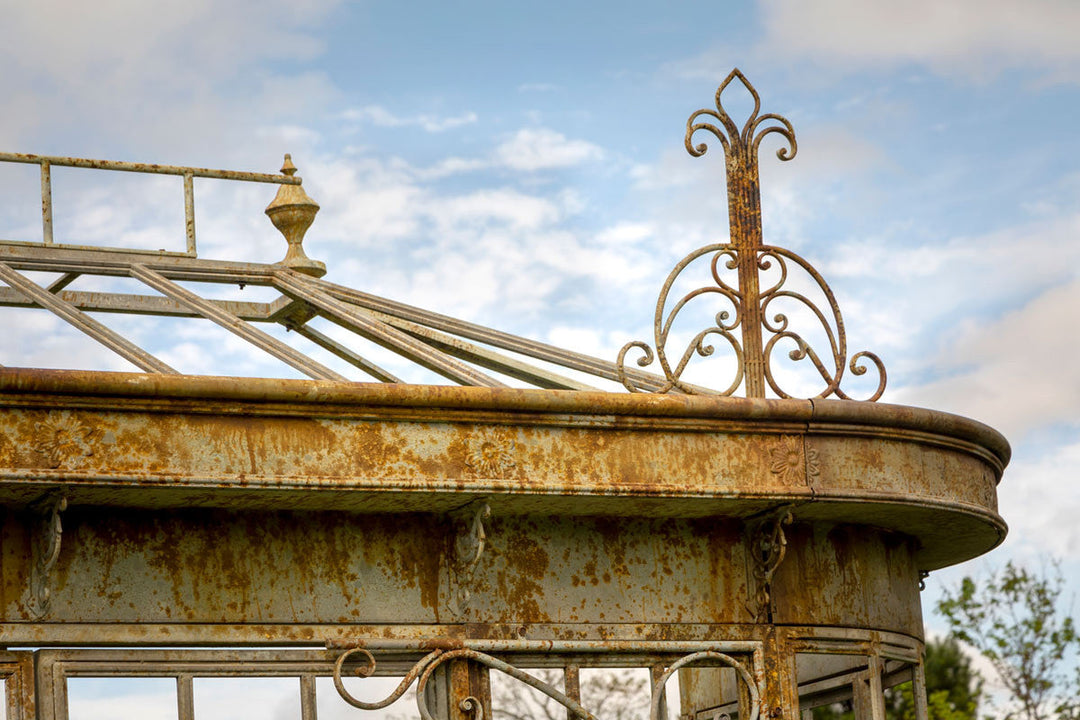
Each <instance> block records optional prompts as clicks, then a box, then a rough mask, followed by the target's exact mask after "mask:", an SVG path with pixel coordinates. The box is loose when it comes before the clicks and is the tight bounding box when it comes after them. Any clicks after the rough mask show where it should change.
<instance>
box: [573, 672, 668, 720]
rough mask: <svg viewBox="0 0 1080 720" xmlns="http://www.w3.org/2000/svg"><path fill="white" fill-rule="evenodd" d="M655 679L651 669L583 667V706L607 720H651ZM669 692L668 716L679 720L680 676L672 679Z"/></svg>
mask: <svg viewBox="0 0 1080 720" xmlns="http://www.w3.org/2000/svg"><path fill="white" fill-rule="evenodd" d="M651 678H652V676H651V674H650V673H649V670H648V668H582V669H581V704H582V705H584V706H585V707H586V708H588V709H589V710H591V711H592V713H593V714H594V715H596V716H597V717H599V718H604V720H608V718H611V719H612V720H649V709H650V707H651V703H652V679H651ZM666 689H667V711H668V712H667V717H668V718H677V717H678V716H679V680H678V677H677V676H676V675H672V676H671V679H670V680H668V683H667V688H666ZM661 720H663V716H661Z"/></svg>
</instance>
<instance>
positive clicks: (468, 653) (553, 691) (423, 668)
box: [334, 648, 597, 720]
mask: <svg viewBox="0 0 1080 720" xmlns="http://www.w3.org/2000/svg"><path fill="white" fill-rule="evenodd" d="M354 654H359V655H362V656H363V657H364V659H365V661H366V662H365V664H364V665H362V666H360V667H358V668H357V669H356V675H357V676H359V677H370V676H371V675H373V674H374V673H375V657H374V656H373V655H372V654H371V653H370V652H368V651H367V650H365V649H364V648H352V649H351V650H347V651H346V652H344V653H342V655H341V656H340V657H338V659H337V662H336V663H334V687H335V688H337V691H338V694H339V695H340V696H341V697H342V699H344V700H345V702H347V703H349V704H350V705H352V706H353V707H355V708H360V709H361V710H379V709H381V708H384V707H387V706H388V705H390V704H392V703H393V702H394V701H396V700H397V699H398V698H400V697H401V696H402V695H404V694H405V691H406V690H408V689H409V686H410V685H412V683H413V681H414V680H417V678H419V680H418V681H417V685H416V708H417V710H419V712H420V717H421V718H422V719H423V720H435V718H434V717H433V716H432V714H431V710H430V709H429V708H428V706H427V702H426V696H425V692H424V691H425V690H426V689H427V683H428V680H429V679H431V674H432V673H433V672H435V669H436V668H437V667H439V666H440V665H442V664H443V663H446V662H449V661H450V660H455V659H463V660H472V661H474V662H478V663H480V664H481V665H486V666H487V667H489V668H494V669H495V670H498V671H500V672H503V673H506V674H507V675H509V676H510V677H512V678H514V679H515V680H520V681H521V682H523V683H525V684H526V685H528V686H530V687H532V688H535V689H536V690H538V691H540V692H542V693H543V694H545V695H547V696H548V697H550V698H551V699H552V700H554V701H555V702H557V703H559V704H560V705H562V706H563V707H565V708H566V709H567V710H569V711H570V712H572V713H573V714H574V715H575V716H576V717H579V718H582V720H597V719H596V717H595V716H594V715H593V714H592V713H590V712H589V711H588V710H586V709H585V708H584V707H582V706H581V703H579V702H577V701H576V700H574V699H573V698H571V697H569V696H567V695H566V694H565V693H563V692H561V691H560V690H558V689H557V688H555V687H552V686H551V685H549V684H548V683H545V682H544V681H543V680H540V679H538V678H536V677H534V676H532V675H530V674H528V673H527V672H524V671H522V670H519V669H518V668H516V667H514V666H513V665H511V664H509V663H507V662H504V661H502V660H500V659H499V658H497V657H493V656H491V655H488V654H486V653H482V652H480V651H478V650H470V649H468V648H458V649H456V650H441V649H438V650H433V651H432V652H430V653H428V654H427V655H425V656H424V657H423V658H422V659H421V660H420V661H419V662H418V663H416V665H414V666H413V667H412V668H411V669H410V670H409V672H408V673H406V675H405V677H403V678H402V679H401V682H400V683H398V686H397V688H395V689H394V691H393V692H392V693H390V695H388V696H387V697H386V698H384V699H383V700H379V701H377V702H371V703H369V702H364V701H362V700H359V699H357V698H356V697H354V696H353V695H351V694H350V693H349V691H348V690H346V689H345V684H344V683H343V682H342V680H341V671H342V668H343V667H344V665H345V662H346V661H347V660H348V659H349V657H350V656H352V655H354ZM460 709H461V711H462V712H466V713H469V714H470V715H471V716H472V717H473V718H482V717H484V706H483V704H482V703H481V702H480V700H479V699H478V698H476V697H473V696H471V695H470V696H469V697H467V698H465V699H463V700H462V701H461V703H460Z"/></svg>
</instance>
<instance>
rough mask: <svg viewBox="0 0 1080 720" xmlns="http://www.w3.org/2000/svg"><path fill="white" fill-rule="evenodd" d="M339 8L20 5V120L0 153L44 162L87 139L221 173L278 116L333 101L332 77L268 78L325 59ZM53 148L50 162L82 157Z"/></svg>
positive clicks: (323, 2) (9, 112) (11, 103)
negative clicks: (25, 153) (27, 150)
mask: <svg viewBox="0 0 1080 720" xmlns="http://www.w3.org/2000/svg"><path fill="white" fill-rule="evenodd" d="M337 4H339V3H338V0H313V2H309V3H304V4H303V6H302V7H300V6H297V5H296V4H295V3H291V2H287V1H286V0H270V1H268V2H261V1H257V0H240V1H239V2H230V3H225V4H221V3H215V2H212V1H211V0H193V1H192V2H184V3H144V2H139V1H138V0H102V2H95V3H92V4H85V3H75V4H72V3H68V2H60V1H56V0H45V1H43V2H35V3H19V4H9V5H8V6H6V7H5V10H4V29H5V32H6V35H7V39H6V40H5V42H4V43H3V45H2V46H0V64H2V65H3V67H4V68H5V70H4V73H3V75H0V93H2V94H3V96H4V97H5V103H6V109H5V116H6V117H8V118H17V120H16V121H11V120H5V121H3V122H2V123H0V144H2V145H6V146H9V147H26V146H27V145H33V146H34V147H33V149H35V150H38V148H39V147H40V146H39V143H47V141H48V140H49V139H52V142H55V138H57V137H64V136H65V135H67V134H68V133H76V132H77V133H79V134H80V135H81V140H80V143H81V145H82V147H83V148H92V147H104V148H111V147H113V146H121V147H124V148H126V149H127V151H128V152H140V151H141V149H154V150H158V151H160V148H167V149H169V151H170V152H173V153H177V154H182V155H189V156H191V155H193V156H195V157H197V158H204V159H206V160H205V161H204V160H198V161H196V162H195V163H193V164H209V159H217V160H218V161H219V162H220V161H221V160H222V158H223V157H227V156H229V153H230V152H235V150H236V148H237V146H245V147H250V143H249V138H248V137H247V135H248V134H249V129H250V127H252V126H255V125H257V124H259V123H260V122H264V121H265V119H266V118H267V117H268V116H271V115H276V116H278V117H280V118H288V117H298V116H303V115H304V114H306V113H310V112H312V111H314V110H317V109H318V108H319V107H320V106H321V105H322V103H323V102H325V101H326V100H327V99H328V98H329V97H330V96H331V95H333V94H334V92H335V90H334V88H333V86H332V85H331V84H330V83H329V82H328V81H327V80H326V76H325V75H323V74H321V73H317V72H306V71H303V70H301V71H294V72H279V73H266V72H263V71H262V66H263V64H264V63H266V62H268V61H290V62H291V63H293V66H294V67H295V66H296V65H298V64H302V63H305V62H307V61H309V60H311V59H313V58H315V57H316V56H318V54H319V53H320V52H321V51H322V47H323V43H322V41H321V40H320V39H319V38H318V37H317V36H316V34H315V32H314V30H315V29H316V28H317V27H318V26H319V25H320V23H322V21H323V20H324V18H325V17H327V15H328V14H329V13H330V12H331V10H332V9H333V8H334V7H335V6H336V5H337ZM48 144H51V143H47V146H46V147H44V148H41V149H40V150H39V151H44V152H54V153H60V154H74V153H71V152H70V150H68V149H67V148H63V147H56V146H53V147H49V146H48ZM87 154H90V153H89V152H87ZM155 159H157V158H155ZM162 160H164V161H168V160H169V159H168V158H162Z"/></svg>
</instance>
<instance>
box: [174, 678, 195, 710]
mask: <svg viewBox="0 0 1080 720" xmlns="http://www.w3.org/2000/svg"><path fill="white" fill-rule="evenodd" d="M176 716H177V717H178V718H179V719H180V720H195V683H194V681H193V680H192V678H191V676H190V675H177V676H176Z"/></svg>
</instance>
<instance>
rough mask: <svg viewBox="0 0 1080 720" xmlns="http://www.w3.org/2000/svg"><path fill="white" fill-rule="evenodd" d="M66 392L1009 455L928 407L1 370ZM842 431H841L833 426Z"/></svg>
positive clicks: (21, 390)
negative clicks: (885, 433) (811, 436)
mask: <svg viewBox="0 0 1080 720" xmlns="http://www.w3.org/2000/svg"><path fill="white" fill-rule="evenodd" d="M13 394H17V395H40V394H46V395H66V396H87V397H100V398H107V397H123V398H125V399H135V398H149V399H157V400H162V399H176V400H202V399H205V400H207V401H213V402H222V401H224V402H240V403H251V404H282V403H285V404H293V405H308V404H311V405H318V406H320V409H322V410H329V408H328V407H327V406H338V410H339V411H340V410H341V409H343V408H351V407H355V408H357V409H359V408H380V407H382V408H432V409H440V410H462V411H468V412H477V411H485V410H488V411H498V412H500V413H512V414H514V415H517V416H518V417H517V418H516V419H521V415H528V414H569V415H615V416H646V417H663V418H688V419H689V418H693V419H713V420H730V421H749V422H753V423H757V422H761V423H785V424H788V423H796V424H805V425H807V426H808V429H810V426H829V425H833V426H853V425H854V426H864V427H867V428H880V429H882V430H887V429H894V430H912V431H917V432H919V433H926V434H929V435H941V436H947V437H950V438H954V439H957V440H962V441H967V442H970V443H974V444H976V445H979V446H981V447H983V448H985V449H986V450H988V451H989V452H990V453H992V454H993V455H994V456H995V457H996V458H997V459H998V461H1000V463H1001V465H1002V467H1004V466H1005V465H1006V464H1008V462H1009V458H1010V456H1011V449H1010V446H1009V443H1008V441H1007V440H1006V439H1005V437H1004V436H1003V435H1002V434H1001V433H999V432H998V431H996V430H994V429H993V428H992V427H990V426H989V425H986V424H984V423H981V422H979V421H977V420H972V419H970V418H966V417H963V416H960V415H954V414H952V413H946V412H942V411H938V410H929V409H926V408H918V407H910V406H904V405H891V404H887V403H868V402H860V401H855V400H831V399H830V400H821V399H813V400H795V399H773V398H741V397H718V396H701V395H658V394H652V393H617V392H582V391H570V390H538V389H533V388H484V387H460V386H445V385H412V384H397V383H356V382H336V381H322V380H296V379H282V378H237V377H215V376H201V375H173V376H170V375H157V374H147V373H123V372H104V371H88V370H47V369H38V368H11V367H0V404H4V400H5V398H4V397H3V396H4V395H7V396H8V397H7V399H8V400H10V399H12V398H11V395H13ZM837 429H838V430H839V429H840V428H839V427H838V428H837Z"/></svg>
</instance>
